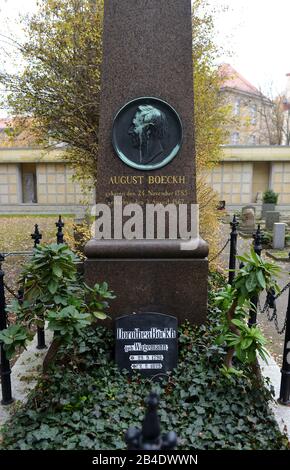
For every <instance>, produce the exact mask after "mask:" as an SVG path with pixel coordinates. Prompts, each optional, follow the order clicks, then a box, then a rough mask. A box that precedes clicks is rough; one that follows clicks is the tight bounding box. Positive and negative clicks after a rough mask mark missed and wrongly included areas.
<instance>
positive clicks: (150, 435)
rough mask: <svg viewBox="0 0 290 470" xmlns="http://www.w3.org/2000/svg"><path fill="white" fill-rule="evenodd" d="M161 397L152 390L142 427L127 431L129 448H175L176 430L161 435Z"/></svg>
mask: <svg viewBox="0 0 290 470" xmlns="http://www.w3.org/2000/svg"><path fill="white" fill-rule="evenodd" d="M158 404H159V397H158V395H157V394H156V393H153V392H151V393H150V395H149V397H148V398H147V400H146V405H147V407H148V408H147V412H146V415H145V418H144V421H143V425H142V429H137V428H129V429H128V431H127V432H126V436H125V439H126V443H127V446H128V450H165V449H174V447H175V446H176V444H177V436H176V434H175V432H174V431H170V432H169V433H167V434H163V435H161V433H160V421H159V417H158V414H157V408H158Z"/></svg>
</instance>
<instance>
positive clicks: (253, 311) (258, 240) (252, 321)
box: [248, 224, 263, 328]
mask: <svg viewBox="0 0 290 470" xmlns="http://www.w3.org/2000/svg"><path fill="white" fill-rule="evenodd" d="M253 238H254V251H255V253H256V254H257V255H259V256H261V253H262V249H263V247H262V232H261V226H260V224H259V225H258V228H257V230H256V232H255V233H254V234H253ZM258 300H259V297H258V296H257V295H255V296H254V297H252V298H251V303H252V304H253V307H252V308H250V312H249V315H250V318H249V322H248V326H249V327H250V328H251V327H252V326H255V325H256V323H257V306H258Z"/></svg>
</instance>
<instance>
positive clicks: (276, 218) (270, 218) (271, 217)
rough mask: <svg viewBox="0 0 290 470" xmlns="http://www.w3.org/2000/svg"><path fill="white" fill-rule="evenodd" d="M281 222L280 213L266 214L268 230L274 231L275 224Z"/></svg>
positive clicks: (269, 212) (271, 212) (270, 212)
mask: <svg viewBox="0 0 290 470" xmlns="http://www.w3.org/2000/svg"><path fill="white" fill-rule="evenodd" d="M278 222H280V212H277V211H268V212H266V229H267V230H273V226H274V224H275V223H278Z"/></svg>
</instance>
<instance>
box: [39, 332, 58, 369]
mask: <svg viewBox="0 0 290 470" xmlns="http://www.w3.org/2000/svg"><path fill="white" fill-rule="evenodd" d="M60 345H61V338H59V337H56V338H54V339H53V341H52V343H51V345H50V346H49V348H48V351H47V353H46V355H45V358H44V361H43V373H44V374H45V373H46V372H47V371H48V368H49V366H50V364H52V363H53V361H54V359H55V356H56V354H57V351H58V350H59V347H60Z"/></svg>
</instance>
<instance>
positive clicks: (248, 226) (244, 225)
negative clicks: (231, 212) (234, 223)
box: [239, 206, 255, 234]
mask: <svg viewBox="0 0 290 470" xmlns="http://www.w3.org/2000/svg"><path fill="white" fill-rule="evenodd" d="M254 230H255V212H254V209H253V208H252V207H249V206H247V207H243V208H242V220H241V223H240V225H239V231H241V232H243V233H246V234H252V233H253V231H254Z"/></svg>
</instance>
